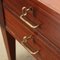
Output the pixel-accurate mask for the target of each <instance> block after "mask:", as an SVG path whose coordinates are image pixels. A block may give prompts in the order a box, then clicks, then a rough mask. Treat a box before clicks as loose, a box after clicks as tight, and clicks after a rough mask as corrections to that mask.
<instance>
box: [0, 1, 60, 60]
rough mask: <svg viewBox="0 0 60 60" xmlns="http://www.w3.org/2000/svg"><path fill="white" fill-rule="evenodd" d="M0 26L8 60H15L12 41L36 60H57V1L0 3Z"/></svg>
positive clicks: (59, 19) (59, 13) (59, 55)
mask: <svg viewBox="0 0 60 60" xmlns="http://www.w3.org/2000/svg"><path fill="white" fill-rule="evenodd" d="M0 23H1V24H0V25H1V29H2V33H3V37H4V41H5V45H6V48H7V53H8V57H9V60H16V53H15V39H17V40H18V41H19V42H20V44H22V45H23V46H24V48H25V49H26V50H27V51H28V52H29V53H30V54H32V55H33V56H34V57H35V58H36V60H60V1H59V0H51V1H50V0H3V1H0Z"/></svg>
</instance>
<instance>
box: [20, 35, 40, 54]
mask: <svg viewBox="0 0 60 60" xmlns="http://www.w3.org/2000/svg"><path fill="white" fill-rule="evenodd" d="M31 37H32V35H30V36H24V37H23V40H22V41H21V44H22V45H23V47H24V48H26V50H27V51H28V52H30V53H31V54H33V55H35V54H37V53H38V52H39V51H38V50H37V51H35V52H32V51H31V50H30V49H29V48H28V47H27V46H25V44H24V43H26V44H27V41H28V40H29V39H30V38H31Z"/></svg>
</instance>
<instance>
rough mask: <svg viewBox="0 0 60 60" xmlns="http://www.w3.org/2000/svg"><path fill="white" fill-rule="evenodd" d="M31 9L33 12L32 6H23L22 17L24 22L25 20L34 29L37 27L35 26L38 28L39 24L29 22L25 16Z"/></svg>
mask: <svg viewBox="0 0 60 60" xmlns="http://www.w3.org/2000/svg"><path fill="white" fill-rule="evenodd" d="M29 11H32V12H33V10H32V8H31V7H30V8H28V9H27V8H26V7H23V8H22V14H21V15H20V19H21V20H22V21H23V22H25V23H26V24H27V25H28V26H30V27H31V28H33V29H35V28H37V27H38V26H39V25H35V26H34V25H32V24H31V23H29V22H28V21H26V20H25V19H24V18H23V17H25V16H26V15H27V14H28V12H29Z"/></svg>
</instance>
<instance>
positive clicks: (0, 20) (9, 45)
mask: <svg viewBox="0 0 60 60" xmlns="http://www.w3.org/2000/svg"><path fill="white" fill-rule="evenodd" d="M0 27H1V31H2V35H3V38H4V42H5V46H6V49H7V53H8V60H16V53H15V39H14V37H13V36H11V35H10V34H9V32H7V31H6V28H5V27H6V23H5V14H4V7H3V0H0Z"/></svg>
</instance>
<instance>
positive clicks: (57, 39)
mask: <svg viewBox="0 0 60 60" xmlns="http://www.w3.org/2000/svg"><path fill="white" fill-rule="evenodd" d="M4 3H6V4H7V5H8V7H10V8H11V9H12V10H13V11H14V12H16V14H18V16H20V15H21V12H22V10H21V9H22V7H23V6H25V7H27V8H29V7H32V8H33V11H34V16H32V15H31V14H28V18H29V19H30V21H32V22H33V23H34V24H38V25H39V27H38V28H37V29H34V30H35V31H36V32H37V33H38V34H39V32H40V33H41V34H43V35H44V36H45V37H47V38H48V39H49V40H50V42H52V43H53V44H55V45H56V46H57V47H58V48H60V28H59V27H60V21H59V20H60V15H59V14H57V13H56V12H55V11H53V10H51V9H49V8H48V7H46V6H44V5H43V4H42V3H39V4H38V2H37V1H34V0H24V1H23V0H13V1H12V0H10V1H8V0H4ZM6 4H5V5H6Z"/></svg>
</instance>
